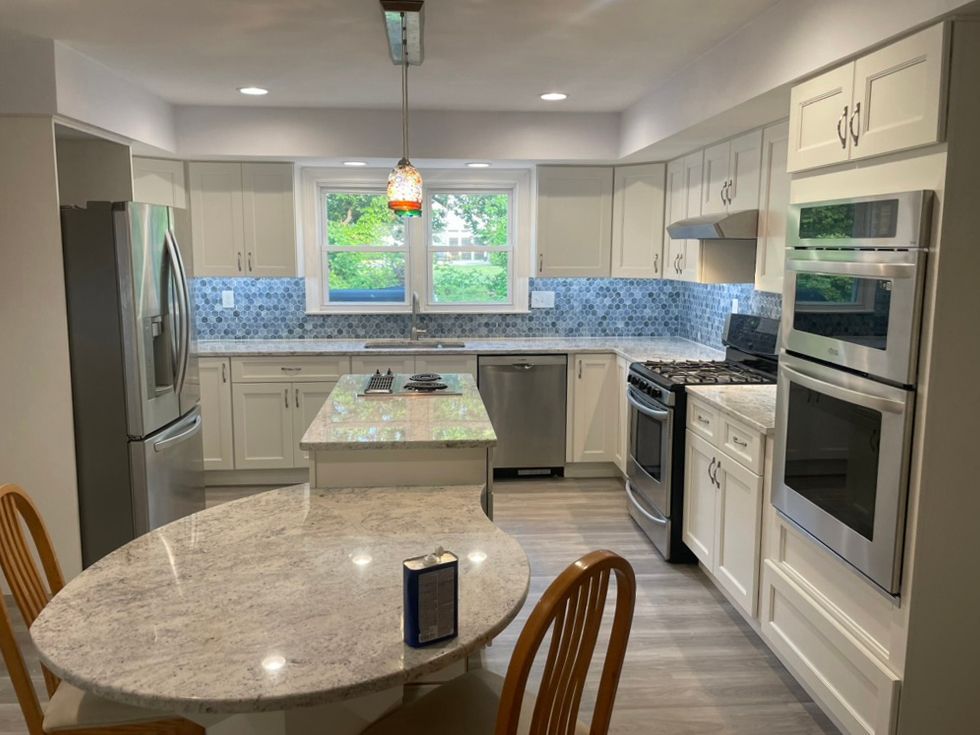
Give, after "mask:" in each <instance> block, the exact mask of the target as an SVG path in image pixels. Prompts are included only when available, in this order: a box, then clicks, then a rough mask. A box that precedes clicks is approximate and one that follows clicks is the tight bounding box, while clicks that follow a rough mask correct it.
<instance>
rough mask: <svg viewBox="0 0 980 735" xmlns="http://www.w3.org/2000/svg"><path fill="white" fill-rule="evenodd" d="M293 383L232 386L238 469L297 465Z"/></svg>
mask: <svg viewBox="0 0 980 735" xmlns="http://www.w3.org/2000/svg"><path fill="white" fill-rule="evenodd" d="M292 388H293V384H291V383H240V384H236V385H233V386H232V397H233V405H234V408H233V411H234V417H235V420H234V425H235V469H239V470H251V469H278V468H285V467H293V466H295V464H296V457H295V453H296V452H295V446H296V445H295V444H294V441H293V432H294V427H293V422H294V416H293V408H292V406H293V404H292V400H291V399H292Z"/></svg>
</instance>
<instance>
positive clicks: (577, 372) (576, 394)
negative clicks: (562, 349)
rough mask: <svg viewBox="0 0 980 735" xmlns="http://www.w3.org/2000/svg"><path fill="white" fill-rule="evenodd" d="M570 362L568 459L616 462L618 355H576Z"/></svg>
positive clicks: (617, 436)
mask: <svg viewBox="0 0 980 735" xmlns="http://www.w3.org/2000/svg"><path fill="white" fill-rule="evenodd" d="M571 357H572V359H571V360H570V361H569V375H568V395H569V397H570V399H569V400H570V410H569V417H568V449H567V459H568V461H569V462H615V461H616V452H617V448H618V444H619V400H618V397H617V395H616V392H617V389H618V381H617V380H616V356H615V355H610V354H575V355H572V356H571Z"/></svg>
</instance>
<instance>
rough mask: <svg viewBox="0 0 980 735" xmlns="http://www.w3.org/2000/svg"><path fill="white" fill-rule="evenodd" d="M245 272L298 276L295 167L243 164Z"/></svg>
mask: <svg viewBox="0 0 980 735" xmlns="http://www.w3.org/2000/svg"><path fill="white" fill-rule="evenodd" d="M242 184H243V206H244V233H245V270H246V272H247V273H248V275H250V276H295V275H296V233H295V217H296V214H295V211H294V209H293V164H291V163H244V164H242Z"/></svg>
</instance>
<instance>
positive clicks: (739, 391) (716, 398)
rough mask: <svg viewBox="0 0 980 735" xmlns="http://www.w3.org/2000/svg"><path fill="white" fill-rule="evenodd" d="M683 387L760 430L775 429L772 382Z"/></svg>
mask: <svg viewBox="0 0 980 735" xmlns="http://www.w3.org/2000/svg"><path fill="white" fill-rule="evenodd" d="M687 391H688V393H690V394H691V395H693V396H696V397H697V398H700V399H701V400H703V401H705V402H706V403H710V404H711V405H712V406H715V407H716V408H719V409H721V410H722V411H725V412H727V413H729V414H731V415H732V416H734V417H735V418H737V419H741V420H742V421H744V422H745V423H747V424H749V425H751V426H753V427H754V428H755V429H757V430H758V431H760V432H762V433H764V434H772V433H774V432H775V431H776V386H775V385H692V386H688V388H687Z"/></svg>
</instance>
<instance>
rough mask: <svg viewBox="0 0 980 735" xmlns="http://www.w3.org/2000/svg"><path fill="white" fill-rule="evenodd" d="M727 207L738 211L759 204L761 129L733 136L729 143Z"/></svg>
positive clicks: (755, 206)
mask: <svg viewBox="0 0 980 735" xmlns="http://www.w3.org/2000/svg"><path fill="white" fill-rule="evenodd" d="M729 145H730V148H731V157H730V158H729V164H728V179H729V181H730V182H731V185H730V186H729V187H728V200H729V201H728V209H729V211H731V212H740V211H742V210H745V209H756V208H757V207H758V206H759V166H760V165H761V163H762V131H761V130H753V131H752V132H751V133H746V134H745V135H740V136H739V137H737V138H733V139H732V141H731V143H730V144H729Z"/></svg>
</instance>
